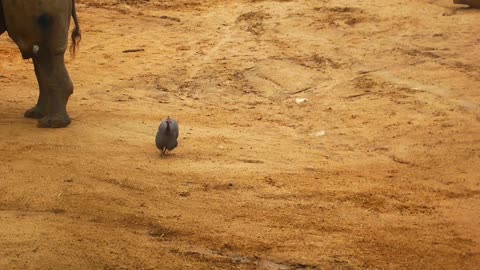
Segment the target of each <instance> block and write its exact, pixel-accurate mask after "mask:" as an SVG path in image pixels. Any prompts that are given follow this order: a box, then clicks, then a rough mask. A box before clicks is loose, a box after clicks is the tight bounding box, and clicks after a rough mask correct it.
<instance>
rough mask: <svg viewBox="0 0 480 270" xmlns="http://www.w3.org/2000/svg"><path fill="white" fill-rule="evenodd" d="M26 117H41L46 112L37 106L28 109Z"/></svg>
mask: <svg viewBox="0 0 480 270" xmlns="http://www.w3.org/2000/svg"><path fill="white" fill-rule="evenodd" d="M24 116H25V117H26V118H34V119H40V118H42V117H44V116H45V113H44V112H42V110H40V109H39V108H38V107H37V106H35V107H33V108H31V109H30V110H27V111H26V112H25V114H24Z"/></svg>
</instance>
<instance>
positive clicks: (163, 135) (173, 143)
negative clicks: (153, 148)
mask: <svg viewBox="0 0 480 270" xmlns="http://www.w3.org/2000/svg"><path fill="white" fill-rule="evenodd" d="M177 138H178V124H177V121H175V120H173V119H171V118H170V117H168V118H167V119H165V120H163V121H162V123H160V126H159V127H158V131H157V136H156V138H155V144H156V145H157V148H158V149H159V150H160V151H162V154H165V152H166V151H167V150H169V151H171V150H173V149H175V147H177V145H178V142H177Z"/></svg>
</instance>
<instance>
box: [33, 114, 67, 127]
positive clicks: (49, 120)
mask: <svg viewBox="0 0 480 270" xmlns="http://www.w3.org/2000/svg"><path fill="white" fill-rule="evenodd" d="M71 122H72V120H70V117H68V114H66V113H64V114H53V115H47V116H44V117H43V118H42V119H40V120H38V126H39V127H41V128H63V127H66V126H68V125H69V124H70V123H71Z"/></svg>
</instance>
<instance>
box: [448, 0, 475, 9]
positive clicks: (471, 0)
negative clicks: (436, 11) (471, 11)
mask: <svg viewBox="0 0 480 270" xmlns="http://www.w3.org/2000/svg"><path fill="white" fill-rule="evenodd" d="M453 3H455V4H463V5H469V6H470V7H472V8H480V0H453Z"/></svg>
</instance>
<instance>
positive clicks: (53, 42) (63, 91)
mask: <svg viewBox="0 0 480 270" xmlns="http://www.w3.org/2000/svg"><path fill="white" fill-rule="evenodd" d="M70 17H72V18H73V21H74V23H75V28H74V30H73V33H72V36H71V37H72V47H71V48H72V51H73V52H75V48H76V47H77V45H78V42H79V41H80V37H81V35H80V28H79V24H78V20H77V14H76V12H75V1H74V0H41V1H40V0H21V1H20V0H0V35H1V34H2V33H4V32H5V31H6V32H8V35H9V36H10V37H11V38H12V39H13V41H14V42H15V43H16V44H17V46H18V48H19V49H20V51H21V53H22V56H23V58H25V59H28V58H32V59H33V66H34V69H35V75H36V76H37V82H38V85H39V90H40V95H39V98H38V101H37V104H36V105H35V106H34V107H33V108H31V109H30V110H27V111H26V112H25V117H28V118H35V119H39V122H38V125H39V126H40V127H47V128H60V127H66V126H68V125H69V124H70V122H71V120H70V117H69V116H68V113H67V102H68V98H69V97H70V95H71V94H72V92H73V84H72V81H71V80H70V77H69V75H68V72H67V69H66V67H65V61H64V53H65V51H66V49H67V43H68V33H69V30H68V29H69V26H70Z"/></svg>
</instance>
